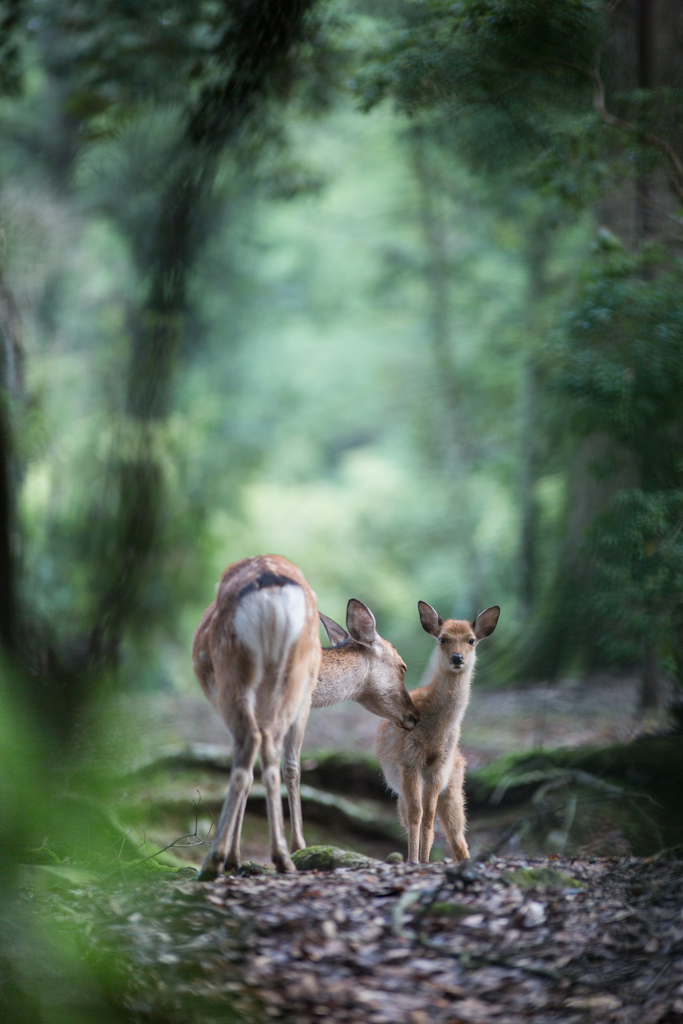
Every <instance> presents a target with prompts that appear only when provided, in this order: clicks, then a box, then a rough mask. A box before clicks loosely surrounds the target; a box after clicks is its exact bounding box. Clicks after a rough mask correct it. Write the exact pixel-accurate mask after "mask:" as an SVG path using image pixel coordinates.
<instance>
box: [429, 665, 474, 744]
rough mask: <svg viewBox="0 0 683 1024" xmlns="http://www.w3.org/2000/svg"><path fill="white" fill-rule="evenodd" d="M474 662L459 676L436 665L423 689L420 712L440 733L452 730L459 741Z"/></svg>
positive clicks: (468, 697)
mask: <svg viewBox="0 0 683 1024" xmlns="http://www.w3.org/2000/svg"><path fill="white" fill-rule="evenodd" d="M474 664H475V662H474V658H472V659H471V662H470V664H469V665H468V666H467V668H466V669H464V670H463V671H462V672H459V673H456V672H453V671H452V670H451V669H449V668H444V667H443V666H442V665H439V664H437V665H436V666H435V669H434V673H433V675H432V678H431V680H430V681H429V683H428V684H427V685H426V686H425V687H423V689H422V691H421V694H422V695H423V696H422V699H421V700H420V702H419V707H420V711H421V712H422V714H423V715H424V714H425V713H426V715H427V716H429V718H431V719H432V720H436V721H438V722H439V723H440V724H441V725H442V726H443V728H444V729H455V731H456V740H457V739H458V738H459V737H460V728H461V726H462V720H463V718H464V717H465V711H466V710H467V705H468V704H469V700H470V687H471V685H472V676H473V675H474Z"/></svg>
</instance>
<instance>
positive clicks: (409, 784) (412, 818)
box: [401, 769, 422, 862]
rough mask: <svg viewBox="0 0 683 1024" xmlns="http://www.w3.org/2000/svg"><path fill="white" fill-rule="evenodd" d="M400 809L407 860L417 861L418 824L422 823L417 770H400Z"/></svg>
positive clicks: (420, 795)
mask: <svg viewBox="0 0 683 1024" xmlns="http://www.w3.org/2000/svg"><path fill="white" fill-rule="evenodd" d="M401 797H402V801H403V807H402V811H403V814H404V815H405V818H404V823H405V825H406V827H407V829H408V860H409V861H413V862H417V861H418V860H419V858H420V826H421V824H422V785H421V780H420V777H419V775H418V774H417V772H414V771H408V770H406V769H403V770H402V772H401Z"/></svg>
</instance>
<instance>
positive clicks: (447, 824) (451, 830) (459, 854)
mask: <svg viewBox="0 0 683 1024" xmlns="http://www.w3.org/2000/svg"><path fill="white" fill-rule="evenodd" d="M464 789H465V762H464V760H463V762H462V763H461V764H458V765H456V767H455V769H454V770H453V773H452V775H451V778H450V781H449V784H448V786H447V787H446V789H445V790H444V791H443V792H442V793H439V799H438V802H437V810H438V812H439V820H440V821H441V824H442V825H443V830H444V832H445V833H446V837H447V839H448V842H449V843H450V846H451V849H452V851H453V856H454V857H455V859H456V860H467V858H468V857H469V855H470V851H469V848H468V846H467V841H466V840H465V791H464Z"/></svg>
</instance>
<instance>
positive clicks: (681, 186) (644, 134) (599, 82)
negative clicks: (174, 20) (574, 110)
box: [542, 51, 683, 200]
mask: <svg viewBox="0 0 683 1024" xmlns="http://www.w3.org/2000/svg"><path fill="white" fill-rule="evenodd" d="M601 56H602V52H601V51H599V52H598V55H597V57H596V66H595V67H594V68H587V67H584V66H583V65H582V64H574V63H572V61H568V60H559V59H557V60H548V61H543V62H542V63H544V64H555V65H557V66H559V67H564V68H569V69H570V70H571V71H576V72H577V74H580V75H583V76H584V77H585V78H589V79H590V80H591V82H592V83H593V85H594V87H595V91H594V93H593V106H594V107H595V110H596V113H597V114H598V116H599V117H600V120H601V121H602V122H603V124H606V125H609V126H610V127H612V128H619V129H621V131H624V132H628V133H629V134H631V135H636V136H638V137H639V138H640V139H642V140H643V142H646V143H648V145H650V146H653V147H654V148H655V149H658V150H660V152H662V153H663V154H664V155H665V156H666V157H667V159H668V160H669V162H670V163H671V166H672V167H673V170H674V177H673V178H672V179H671V187H672V189H673V190H674V192H675V193H676V195H677V196H678V198H679V199H681V200H683V161H682V160H681V158H680V157H679V155H678V153H677V152H676V150H675V149H674V148H673V146H672V145H671V144H670V143H668V142H667V141H666V139H662V138H660V137H659V135H654V134H653V133H652V132H648V131H645V129H643V128H639V127H638V125H635V124H631V122H630V121H625V120H624V118H623V117H617V115H616V114H612V113H611V112H610V111H609V110H608V109H607V104H606V101H605V83H604V81H603V79H602V76H601V74H600V71H599V64H600V58H601Z"/></svg>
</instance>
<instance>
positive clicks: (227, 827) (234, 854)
mask: <svg viewBox="0 0 683 1024" xmlns="http://www.w3.org/2000/svg"><path fill="white" fill-rule="evenodd" d="M232 718H233V722H232V725H233V737H234V750H233V759H232V771H231V773H230V785H229V786H228V793H227V796H226V798H225V803H224V804H223V809H222V811H221V816H220V818H219V819H218V825H217V826H216V834H215V836H214V840H213V843H212V844H211V849H210V850H209V852H208V853H207V855H206V857H205V858H204V863H203V864H202V866H201V869H200V871H199V874H198V875H197V879H198V881H202V882H208V881H211V880H212V879H214V878H217V877H218V875H220V874H221V872H222V871H223V868H224V867H225V866H227V867H228V868H234V867H237V865H238V864H239V860H240V833H241V831H242V820H243V818H244V808H245V806H246V803H247V797H248V795H249V790H250V789H251V784H252V782H253V781H254V761H255V760H256V755H257V754H258V750H259V746H260V743H261V733H260V730H259V727H258V724H257V722H256V719H255V718H254V714H253V711H252V710H251V708H249V706H248V705H246V704H245V705H243V706H242V707H241V708H236V709H235V710H234V712H233V716H232ZM228 851H229V853H228Z"/></svg>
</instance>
